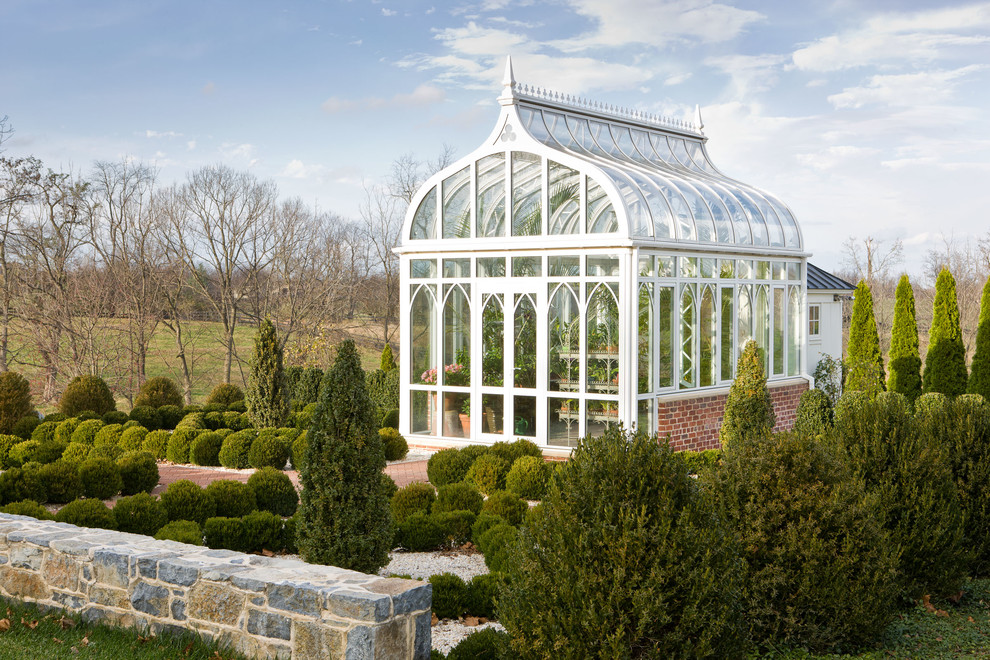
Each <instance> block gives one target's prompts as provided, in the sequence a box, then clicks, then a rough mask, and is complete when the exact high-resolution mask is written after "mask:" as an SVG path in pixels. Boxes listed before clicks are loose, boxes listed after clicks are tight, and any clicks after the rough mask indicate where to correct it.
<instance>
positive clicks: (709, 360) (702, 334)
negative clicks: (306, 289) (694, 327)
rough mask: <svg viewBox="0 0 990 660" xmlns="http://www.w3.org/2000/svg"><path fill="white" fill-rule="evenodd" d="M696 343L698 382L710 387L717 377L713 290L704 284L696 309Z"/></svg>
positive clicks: (702, 385)
mask: <svg viewBox="0 0 990 660" xmlns="http://www.w3.org/2000/svg"><path fill="white" fill-rule="evenodd" d="M698 344H699V348H700V360H699V367H700V373H699V375H698V384H699V385H700V386H701V387H710V386H712V385H714V384H715V383H716V381H717V379H718V368H717V366H718V365H716V364H715V291H714V289H713V287H710V286H706V287H705V290H704V292H703V293H702V295H701V307H700V309H699V310H698Z"/></svg>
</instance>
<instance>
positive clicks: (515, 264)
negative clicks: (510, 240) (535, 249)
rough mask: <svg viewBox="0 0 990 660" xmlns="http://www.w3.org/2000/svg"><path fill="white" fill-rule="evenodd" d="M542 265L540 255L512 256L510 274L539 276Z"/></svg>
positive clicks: (515, 275)
mask: <svg viewBox="0 0 990 660" xmlns="http://www.w3.org/2000/svg"><path fill="white" fill-rule="evenodd" d="M542 266H543V258H542V257H512V276H513V277H539V276H540V273H541V272H542V271H543V268H542Z"/></svg>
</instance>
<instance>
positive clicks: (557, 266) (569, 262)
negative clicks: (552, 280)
mask: <svg viewBox="0 0 990 660" xmlns="http://www.w3.org/2000/svg"><path fill="white" fill-rule="evenodd" d="M548 258H549V259H550V277H578V276H579V275H580V274H581V257H548Z"/></svg>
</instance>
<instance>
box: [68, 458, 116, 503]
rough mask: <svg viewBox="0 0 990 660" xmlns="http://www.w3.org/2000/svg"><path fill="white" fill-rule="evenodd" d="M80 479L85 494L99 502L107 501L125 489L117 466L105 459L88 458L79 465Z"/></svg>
mask: <svg viewBox="0 0 990 660" xmlns="http://www.w3.org/2000/svg"><path fill="white" fill-rule="evenodd" d="M79 479H80V481H82V488H83V494H84V495H85V496H86V497H94V498H96V499H98V500H107V499H110V498H111V497H113V496H114V495H116V494H117V493H119V492H120V490H121V488H123V487H124V482H123V479H121V476H120V468H118V467H117V464H116V463H115V462H114V461H113V460H111V459H109V458H104V457H97V458H88V459H86V460H85V461H83V462H82V463H81V464H80V465H79Z"/></svg>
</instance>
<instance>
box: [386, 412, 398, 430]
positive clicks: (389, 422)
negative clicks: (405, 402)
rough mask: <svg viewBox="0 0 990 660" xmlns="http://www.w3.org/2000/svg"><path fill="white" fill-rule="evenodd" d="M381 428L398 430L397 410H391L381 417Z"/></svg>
mask: <svg viewBox="0 0 990 660" xmlns="http://www.w3.org/2000/svg"><path fill="white" fill-rule="evenodd" d="M382 428H383V429H384V428H390V429H396V430H398V428H399V409H398V408H392V409H391V410H389V411H387V412H386V413H385V414H384V415H382Z"/></svg>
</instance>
